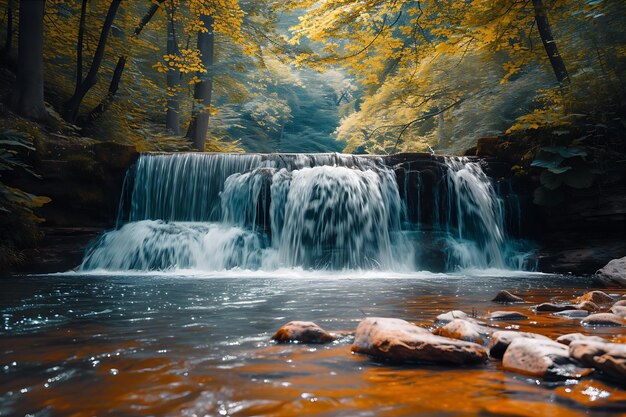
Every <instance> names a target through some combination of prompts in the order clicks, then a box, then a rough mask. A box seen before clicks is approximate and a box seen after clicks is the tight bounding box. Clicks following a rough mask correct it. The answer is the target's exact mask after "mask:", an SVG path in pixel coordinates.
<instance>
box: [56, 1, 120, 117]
mask: <svg viewBox="0 0 626 417" xmlns="http://www.w3.org/2000/svg"><path fill="white" fill-rule="evenodd" d="M120 2H121V0H112V1H111V5H110V6H109V11H108V12H107V15H106V18H105V20H104V24H103V25H102V31H101V32H100V39H99V40H98V46H97V47H96V52H95V53H94V56H93V61H92V62H91V66H90V67H89V72H88V73H87V76H86V77H85V79H84V80H82V82H80V83H77V84H76V89H75V91H74V95H72V97H70V99H69V100H67V101H66V102H65V103H64V104H63V117H64V118H65V120H67V121H68V122H71V123H74V122H75V121H76V118H77V117H78V110H79V109H80V105H81V103H82V101H83V99H84V98H85V95H86V94H87V93H88V92H89V90H90V89H91V88H92V87H93V86H94V85H96V82H97V81H98V78H97V77H98V71H99V70H100V66H101V65H102V59H103V58H104V51H105V47H106V43H107V38H108V37H109V32H110V31H111V26H112V25H113V20H114V19H115V14H116V13H117V9H118V8H119V6H120Z"/></svg>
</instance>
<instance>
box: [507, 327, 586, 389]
mask: <svg viewBox="0 0 626 417" xmlns="http://www.w3.org/2000/svg"><path fill="white" fill-rule="evenodd" d="M502 367H503V368H504V369H505V370H507V371H511V372H515V373H519V374H524V375H529V376H533V377H541V378H545V379H552V380H554V379H566V378H578V377H581V376H584V375H588V374H589V373H590V372H591V370H590V369H585V368H580V367H579V366H577V364H576V363H575V362H574V361H573V360H572V359H571V358H570V355H569V349H568V347H567V346H565V345H563V344H561V343H557V342H554V341H552V340H539V339H530V338H525V337H518V338H516V339H514V340H513V341H512V342H511V344H510V345H509V347H508V348H507V350H506V352H504V356H503V358H502Z"/></svg>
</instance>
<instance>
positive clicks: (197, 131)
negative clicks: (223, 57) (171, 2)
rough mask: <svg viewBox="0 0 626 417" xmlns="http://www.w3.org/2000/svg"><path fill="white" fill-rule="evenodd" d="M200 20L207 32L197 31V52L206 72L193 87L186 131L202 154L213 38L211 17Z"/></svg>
mask: <svg viewBox="0 0 626 417" xmlns="http://www.w3.org/2000/svg"><path fill="white" fill-rule="evenodd" d="M201 20H202V23H203V24H204V27H205V28H207V29H208V32H202V31H198V50H200V54H201V61H202V65H203V66H204V68H205V69H206V70H207V72H206V73H205V74H198V77H199V78H200V79H201V81H200V82H199V83H197V84H196V85H195V87H194V91H193V98H194V104H193V108H192V111H191V120H190V122H189V129H187V137H188V138H189V139H191V141H192V142H193V146H194V147H195V148H196V149H197V150H199V151H201V152H202V151H204V144H205V142H206V136H207V132H208V130H209V106H210V105H211V93H212V92H213V77H212V75H211V69H212V68H211V67H212V66H213V53H214V46H215V45H214V43H215V37H214V34H213V22H214V18H213V16H202V18H201Z"/></svg>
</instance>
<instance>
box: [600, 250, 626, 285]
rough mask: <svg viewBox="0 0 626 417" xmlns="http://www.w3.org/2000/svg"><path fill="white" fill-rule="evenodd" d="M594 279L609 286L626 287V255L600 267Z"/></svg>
mask: <svg viewBox="0 0 626 417" xmlns="http://www.w3.org/2000/svg"><path fill="white" fill-rule="evenodd" d="M594 279H595V281H597V282H600V283H602V284H604V285H607V286H617V287H626V256H624V257H623V258H619V259H613V260H612V261H610V262H609V263H608V264H606V265H605V266H604V267H602V268H600V269H598V270H597V271H596V274H595V276H594Z"/></svg>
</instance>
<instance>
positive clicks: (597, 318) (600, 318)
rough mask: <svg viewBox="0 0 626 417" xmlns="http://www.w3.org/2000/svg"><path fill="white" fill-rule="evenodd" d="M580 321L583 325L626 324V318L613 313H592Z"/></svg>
mask: <svg viewBox="0 0 626 417" xmlns="http://www.w3.org/2000/svg"><path fill="white" fill-rule="evenodd" d="M581 323H582V324H583V325H585V326H626V320H624V319H623V318H621V317H620V316H618V315H616V314H613V313H598V314H592V315H590V316H587V317H585V318H584V319H583V320H582V321H581Z"/></svg>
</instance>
